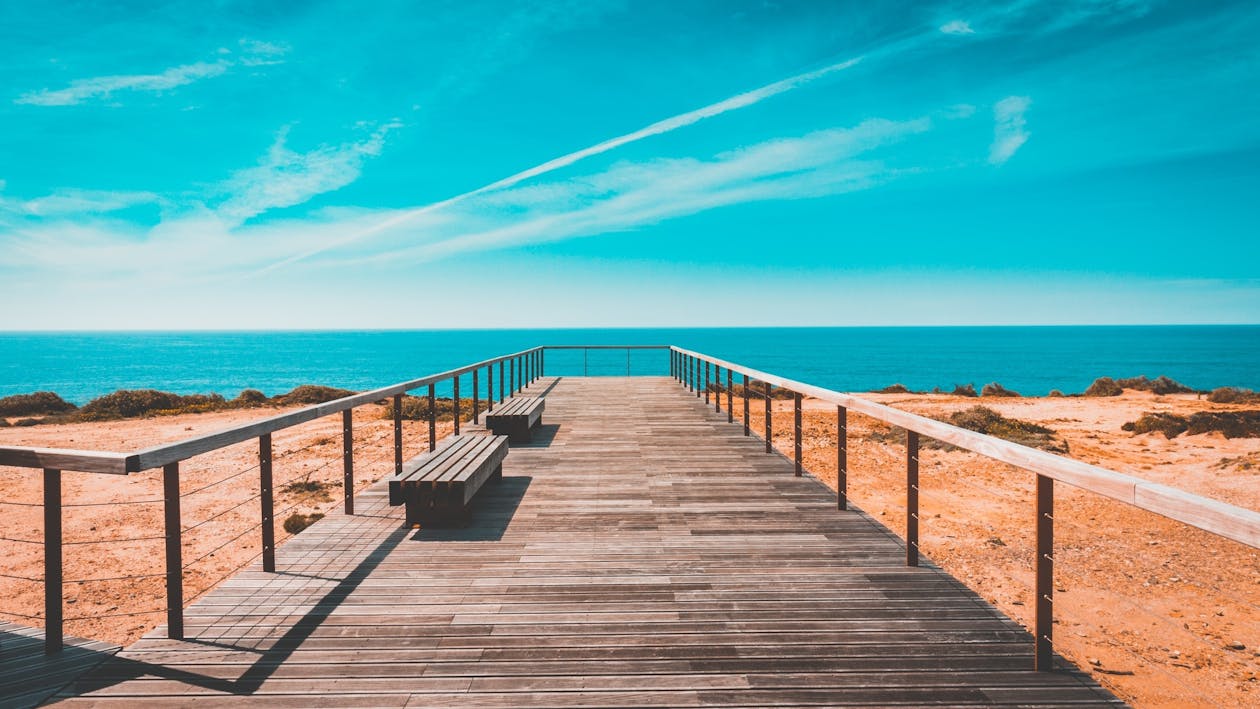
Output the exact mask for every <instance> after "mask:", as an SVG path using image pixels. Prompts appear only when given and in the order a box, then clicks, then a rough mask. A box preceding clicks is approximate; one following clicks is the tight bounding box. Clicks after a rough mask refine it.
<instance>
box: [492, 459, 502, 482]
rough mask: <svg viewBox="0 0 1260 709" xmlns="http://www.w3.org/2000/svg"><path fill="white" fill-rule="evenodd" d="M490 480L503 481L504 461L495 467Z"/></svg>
mask: <svg viewBox="0 0 1260 709" xmlns="http://www.w3.org/2000/svg"><path fill="white" fill-rule="evenodd" d="M490 482H492V483H501V482H503V464H502V463H499V465H498V467H496V468H495V469H494V472H493V473H491V475H490Z"/></svg>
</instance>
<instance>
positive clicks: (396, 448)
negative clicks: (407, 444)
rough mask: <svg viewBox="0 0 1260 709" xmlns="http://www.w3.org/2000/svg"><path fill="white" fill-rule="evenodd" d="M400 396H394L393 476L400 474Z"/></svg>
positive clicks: (401, 396)
mask: <svg viewBox="0 0 1260 709" xmlns="http://www.w3.org/2000/svg"><path fill="white" fill-rule="evenodd" d="M402 398H403V395H402V394H394V475H401V474H402V463H403V461H402Z"/></svg>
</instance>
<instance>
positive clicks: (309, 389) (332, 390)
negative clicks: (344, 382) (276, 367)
mask: <svg viewBox="0 0 1260 709" xmlns="http://www.w3.org/2000/svg"><path fill="white" fill-rule="evenodd" d="M355 393H356V392H353V391H350V390H349V389H337V388H336V387H326V386H319V385H318V384H303V385H302V386H299V387H296V388H295V389H294V390H293V391H291V392H289V393H288V394H281V395H279V396H277V397H275V398H274V399H272V401H273V402H274V403H276V404H280V405H281V406H298V405H311V404H323V403H326V402H329V401H333V400H335V399H342V398H345V397H347V396H351V395H353V394H355Z"/></svg>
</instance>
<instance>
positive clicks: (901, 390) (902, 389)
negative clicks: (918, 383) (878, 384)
mask: <svg viewBox="0 0 1260 709" xmlns="http://www.w3.org/2000/svg"><path fill="white" fill-rule="evenodd" d="M875 393H876V394H914V393H915V392H913V391H910V388H909V387H907V386H906V385H905V384H892V385H889V386H886V387H884V388H883V389H876V390H875Z"/></svg>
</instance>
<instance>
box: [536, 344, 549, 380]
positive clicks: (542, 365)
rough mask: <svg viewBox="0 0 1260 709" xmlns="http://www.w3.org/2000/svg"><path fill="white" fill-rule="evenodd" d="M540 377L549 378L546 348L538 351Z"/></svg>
mask: <svg viewBox="0 0 1260 709" xmlns="http://www.w3.org/2000/svg"><path fill="white" fill-rule="evenodd" d="M538 376H540V377H545V376H547V348H545V347H543V348H540V349H539V350H538Z"/></svg>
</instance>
